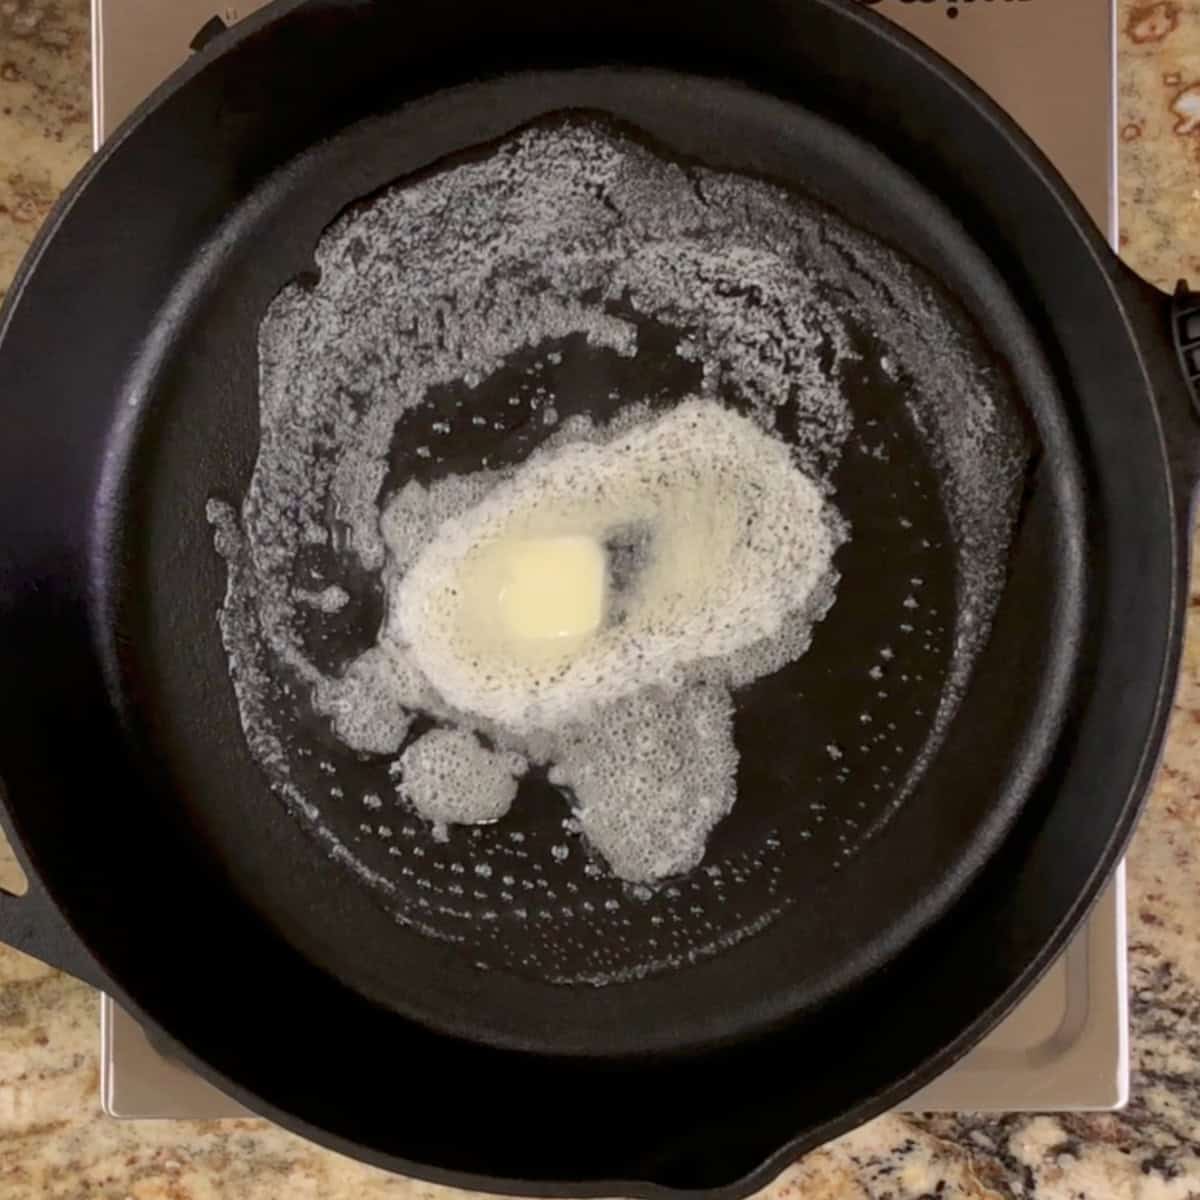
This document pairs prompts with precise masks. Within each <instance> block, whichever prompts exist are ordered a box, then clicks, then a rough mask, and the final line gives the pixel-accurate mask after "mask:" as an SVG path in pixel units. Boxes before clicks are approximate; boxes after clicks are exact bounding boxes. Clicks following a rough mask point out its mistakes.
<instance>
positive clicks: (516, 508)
mask: <svg viewBox="0 0 1200 1200" xmlns="http://www.w3.org/2000/svg"><path fill="white" fill-rule="evenodd" d="M404 499H405V497H401V498H399V499H398V501H397V502H393V505H392V506H391V507H392V511H391V514H390V516H389V522H388V524H389V527H391V528H393V529H402V530H405V531H406V532H407V523H406V522H404V521H402V520H400V518H399V516H398V514H397V513H396V512H395V508H396V506H397V504H398V503H403V502H404ZM419 512H420V509H418V513H419ZM564 535H584V536H586V537H588V538H591V539H594V540H595V541H596V542H598V543H602V544H610V545H611V544H614V543H617V542H618V541H620V540H621V539H624V544H625V545H627V546H629V547H630V553H631V554H637V553H639V552H640V554H641V556H642V559H643V561H642V562H640V563H639V564H637V566H635V567H633V568H631V571H632V578H631V579H630V580H629V581H628V582H627V583H626V585H625V587H624V588H623V589H621V590H620V591H618V592H617V594H616V595H615V596H614V598H613V600H612V602H611V603H612V607H613V610H614V611H613V612H611V613H610V615H609V620H608V621H607V622H606V623H605V625H604V626H603V628H601V629H600V630H599V631H598V632H597V633H596V634H595V635H594V636H592V637H590V638H587V639H585V640H584V641H583V643H582V644H578V643H577V640H576V639H571V640H570V642H569V644H568V645H566V646H560V645H556V644H553V643H551V644H547V645H545V646H542V647H538V653H536V654H533V653H531V652H528V651H523V650H522V648H521V647H514V645H513V643H512V639H511V638H506V637H504V636H502V631H501V630H498V629H497V625H496V622H495V621H494V620H493V621H490V622H489V621H488V620H486V614H484V619H482V620H481V619H480V615H479V613H478V612H477V609H476V605H475V604H473V603H472V602H471V592H472V587H471V584H470V579H471V576H472V573H473V572H474V571H475V570H477V569H478V568H477V566H476V564H477V563H478V561H479V560H480V559H484V560H485V561H486V555H487V554H488V551H489V548H490V547H491V546H493V545H495V544H498V543H499V544H503V543H504V542H505V541H506V540H510V539H514V538H528V537H554V536H564ZM406 540H407V539H406ZM841 540H842V534H841V533H840V530H839V524H838V519H837V517H836V515H835V514H834V513H833V511H832V509H831V508H830V506H828V505H827V504H826V501H825V498H824V497H823V496H822V495H821V492H820V491H819V489H818V488H817V487H816V485H815V484H814V483H813V482H812V481H811V480H810V479H809V478H808V477H807V476H805V474H804V473H803V472H801V471H800V470H798V469H797V467H796V465H795V463H794V462H793V460H792V458H791V456H790V454H789V452H788V449H787V447H786V446H784V445H783V444H782V443H781V442H779V441H777V440H775V439H774V438H771V437H768V436H767V435H766V434H764V433H763V432H762V431H761V430H760V429H759V428H758V427H757V426H755V425H754V424H753V423H752V422H751V421H749V420H747V419H746V418H745V417H740V416H738V415H737V414H735V413H731V412H728V411H727V410H725V409H723V408H721V407H720V406H719V405H718V404H715V403H713V402H712V401H688V402H685V403H683V404H681V405H680V406H679V407H678V408H676V409H674V410H673V411H672V412H670V413H669V414H667V415H666V416H663V417H659V418H658V419H657V420H654V421H650V422H648V423H646V424H644V425H639V426H636V427H635V428H633V429H632V430H630V431H629V432H628V433H625V434H623V435H622V436H620V437H617V438H615V439H613V440H612V441H610V442H607V443H600V444H592V443H587V442H584V443H573V444H570V445H567V446H564V447H561V448H559V449H557V450H555V451H552V452H550V453H547V454H545V455H539V456H535V458H534V459H533V460H532V461H530V462H528V463H527V464H526V465H524V466H523V467H522V468H521V469H520V470H518V471H517V472H516V473H515V474H514V475H513V476H512V478H511V479H510V480H509V481H507V482H506V483H503V484H501V485H499V486H498V487H496V488H495V489H494V490H493V491H492V492H491V493H490V494H489V495H488V497H487V498H486V499H485V500H484V501H483V502H482V503H480V504H478V505H476V506H475V507H473V508H471V509H470V510H468V511H467V512H466V513H464V514H463V515H462V516H461V517H458V518H457V519H455V520H452V521H447V522H446V523H445V525H444V526H443V527H442V528H441V529H440V530H438V531H437V534H436V536H435V537H434V538H433V540H432V541H431V542H430V543H429V545H428V546H427V547H426V549H425V551H424V552H423V553H422V554H421V555H420V556H419V557H418V558H417V560H416V561H415V562H414V564H413V565H412V567H411V568H410V569H409V570H408V571H407V572H406V573H405V575H404V577H403V578H402V579H401V580H400V581H399V583H398V585H397V588H396V591H395V593H394V595H393V597H392V599H393V602H394V605H395V609H394V612H395V619H394V621H391V622H389V629H388V631H387V633H385V635H384V638H383V640H381V642H380V646H381V648H384V649H385V650H389V649H390V650H392V652H394V655H395V657H396V659H397V660H398V661H399V660H403V659H407V658H409V657H411V660H412V661H413V662H415V663H416V665H417V666H418V667H419V668H420V671H421V673H422V674H423V675H424V676H425V678H426V679H428V680H429V681H430V683H431V684H432V686H433V687H434V689H435V690H436V691H437V692H438V694H439V695H440V696H441V697H442V699H443V700H444V701H445V702H446V703H447V704H448V705H449V706H450V707H452V708H456V709H459V710H462V711H464V712H468V713H472V714H474V715H475V716H477V717H482V718H485V719H487V720H490V721H495V722H497V723H499V724H500V725H502V726H504V727H505V728H506V729H508V730H509V731H511V732H513V733H516V734H528V733H531V732H534V731H537V730H540V729H554V728H558V727H560V726H561V725H563V724H564V723H565V722H567V721H571V720H580V719H584V718H586V717H587V716H588V714H589V712H591V711H594V710H596V709H598V708H600V707H602V706H603V705H605V704H608V703H610V702H612V701H613V700H616V699H619V698H621V697H623V696H626V695H631V694H633V693H636V692H639V691H642V690H644V689H646V688H649V687H658V688H667V689H670V688H673V687H675V688H677V687H678V686H679V685H680V684H681V683H682V682H684V681H685V679H686V672H685V668H687V667H688V666H690V665H691V664H693V663H697V662H701V661H706V662H707V663H708V666H709V671H710V673H716V672H717V667H716V660H719V659H722V658H724V657H725V656H727V655H729V654H732V653H733V652H735V651H738V650H741V649H743V648H744V647H747V646H750V645H752V644H754V643H756V642H760V641H763V640H765V639H769V638H773V637H775V636H776V635H777V634H778V633H779V631H780V629H781V628H782V627H783V624H784V619H785V617H786V616H787V615H788V614H789V613H794V612H797V611H800V610H804V609H806V607H807V604H808V599H809V596H810V595H811V593H812V592H813V590H814V589H815V588H816V586H817V585H818V583H820V581H821V580H822V578H824V577H825V576H826V575H827V574H828V573H829V572H830V570H831V568H832V559H833V552H834V550H835V548H836V547H837V545H838V543H839V542H840V541H841ZM805 632H806V631H804V630H798V631H795V633H796V634H798V635H799V636H801V637H802V636H803V635H804V633H805Z"/></svg>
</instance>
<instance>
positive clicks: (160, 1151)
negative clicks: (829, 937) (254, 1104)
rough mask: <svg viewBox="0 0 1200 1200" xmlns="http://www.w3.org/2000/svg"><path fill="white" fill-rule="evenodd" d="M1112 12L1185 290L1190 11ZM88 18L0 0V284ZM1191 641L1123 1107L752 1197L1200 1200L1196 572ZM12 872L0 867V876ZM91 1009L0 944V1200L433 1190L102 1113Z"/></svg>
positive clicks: (835, 1172) (1160, 217)
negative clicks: (1116, 17)
mask: <svg viewBox="0 0 1200 1200" xmlns="http://www.w3.org/2000/svg"><path fill="white" fill-rule="evenodd" d="M159 2H161V3H170V2H171V0H159ZM1097 2H1099V0H1097ZM1121 7H1122V13H1121V26H1122V33H1121V39H1120V64H1121V65H1120V105H1121V113H1120V121H1121V150H1122V158H1121V179H1122V185H1121V247H1122V252H1123V254H1124V255H1125V257H1126V259H1127V260H1128V261H1129V262H1130V263H1131V264H1132V265H1133V266H1134V267H1135V268H1137V269H1138V270H1139V271H1141V272H1142V273H1143V274H1144V275H1146V276H1147V277H1148V278H1150V279H1152V280H1153V281H1154V282H1156V283H1158V284H1160V285H1163V286H1170V285H1172V284H1173V283H1174V281H1175V280H1176V278H1177V277H1178V276H1180V275H1190V276H1191V277H1192V279H1193V281H1200V0H1162V2H1159V3H1149V4H1135V3H1132V2H1131V0H1121ZM87 8H88V5H87V0H0V290H2V289H3V288H4V287H5V286H6V285H7V283H8V281H9V279H10V278H11V275H12V272H13V270H14V269H15V267H16V265H17V262H18V261H19V259H20V257H21V255H22V253H23V251H24V249H25V247H26V246H27V244H28V243H29V240H30V238H31V237H32V235H33V232H34V230H35V229H36V228H37V226H38V223H39V222H40V221H41V219H42V218H43V217H44V216H45V215H46V212H47V211H48V209H49V207H50V205H51V204H52V203H53V201H54V197H55V196H56V195H57V194H58V192H59V191H60V189H61V188H62V187H63V185H64V184H66V182H67V181H68V180H69V179H70V177H71V176H72V174H73V173H74V172H75V171H76V170H77V169H78V168H79V166H80V165H81V164H82V163H83V162H84V160H85V159H86V157H87V155H88V152H89V145H90V129H89V85H88V37H89V34H88V14H87ZM1189 634H1190V636H1189V640H1188V644H1187V650H1186V654H1185V659H1184V666H1183V674H1182V682H1181V686H1180V692H1179V696H1178V698H1177V702H1176V709H1175V715H1174V722H1173V724H1172V728H1171V734H1170V738H1169V741H1168V744H1167V752H1166V760H1165V765H1164V767H1163V771H1162V774H1161V777H1160V779H1159V782H1158V786H1157V788H1156V790H1155V793H1154V797H1153V799H1152V801H1151V803H1150V806H1149V811H1148V813H1147V814H1146V816H1145V818H1144V819H1143V821H1142V824H1141V828H1140V829H1139V831H1138V834H1137V837H1136V839H1135V841H1134V844H1133V848H1132V851H1131V853H1130V856H1129V940H1130V968H1131V975H1132V987H1133V998H1132V1012H1133V1027H1132V1051H1133V1083H1132V1099H1131V1101H1130V1104H1129V1106H1128V1108H1127V1109H1126V1110H1125V1111H1123V1112H1120V1113H1104V1114H1070V1115H1053V1116H1051V1115H1047V1116H1027V1115H1013V1116H1001V1117H984V1116H922V1117H912V1116H888V1117H883V1118H881V1119H879V1120H877V1121H874V1122H872V1123H871V1124H869V1125H867V1126H865V1127H864V1128H862V1129H859V1130H857V1131H856V1132H854V1133H852V1134H850V1135H848V1136H846V1137H844V1138H842V1139H840V1140H839V1141H837V1142H834V1143H833V1144H832V1145H830V1146H827V1147H825V1148H824V1149H822V1150H820V1151H818V1152H817V1153H814V1154H812V1155H810V1156H809V1157H808V1158H806V1159H805V1160H804V1161H802V1162H800V1163H798V1164H797V1165H795V1166H794V1167H792V1168H791V1169H790V1170H789V1171H788V1172H787V1173H786V1174H785V1175H784V1176H783V1177H782V1178H781V1179H780V1180H779V1181H778V1182H777V1183H775V1184H774V1185H773V1186H772V1187H771V1188H770V1189H768V1193H767V1194H768V1195H770V1196H772V1197H775V1198H778V1200H784V1198H785V1197H804V1198H805V1200H824V1198H826V1197H843V1198H847V1200H851V1198H860V1197H872V1198H875V1200H885V1198H886V1200H923V1198H929V1197H941V1198H944V1200H952V1198H955V1197H964V1198H966V1197H970V1198H973V1200H974V1198H979V1200H983V1198H1001V1197H1003V1198H1008V1197H1036V1198H1037V1200H1068V1198H1071V1200H1077V1198H1083V1200H1109V1198H1112V1200H1118V1198H1123V1197H1130V1198H1133V1197H1137V1198H1138V1200H1188V1198H1189V1197H1191V1198H1200V573H1198V574H1195V575H1194V576H1193V584H1192V599H1191V605H1190V611H1189ZM11 878H12V866H11V859H8V858H6V856H5V855H4V854H3V853H0V882H3V881H4V880H5V879H11ZM97 1015H98V1009H97V1000H96V994H95V993H94V992H93V991H91V990H90V989H89V988H87V987H86V986H85V985H83V984H81V983H79V982H77V981H75V980H73V979H70V978H68V977H66V976H64V975H61V974H59V973H57V972H55V971H53V970H51V969H50V968H48V967H45V966H43V965H42V964H40V963H38V962H35V961H33V960H32V959H29V958H26V957H24V956H23V955H20V954H18V953H16V952H15V951H11V950H8V949H5V948H0V1197H2V1198H3V1200H68V1198H70V1200H75V1198H77V1197H85V1196H86V1197H88V1198H89V1200H214V1198H219V1200H307V1198H313V1200H315V1198H317V1197H320V1198H321V1200H350V1198H353V1200H385V1198H386V1200H397V1198H398V1197H405V1196H418V1195H419V1196H429V1197H434V1196H439V1197H440V1196H441V1195H442V1194H445V1195H446V1196H447V1197H448V1196H450V1195H451V1193H449V1192H448V1190H447V1189H444V1188H437V1187H433V1186H430V1185H426V1184H420V1183H414V1182H410V1181H407V1180H403V1179H399V1178H396V1177H394V1176H389V1175H385V1174H383V1173H381V1172H378V1171H375V1170H371V1169H368V1168H366V1167H362V1166H360V1165H358V1164H357V1163H354V1162H350V1161H348V1160H347V1159H344V1158H341V1157H339V1156H337V1155H335V1154H332V1153H329V1152H327V1151H324V1150H320V1149H318V1148H316V1147H314V1146H312V1145H310V1144H308V1143H306V1142H303V1141H301V1140H300V1139H298V1138H295V1137H292V1136H291V1135H290V1134H287V1133H284V1132H282V1131H281V1130H279V1129H276V1128H274V1127H273V1126H271V1125H269V1124H267V1123H266V1122H262V1121H253V1120H239V1121H221V1122H116V1121H111V1120H109V1119H107V1118H106V1117H105V1116H104V1115H103V1114H102V1113H101V1111H100V1104H99V1096H98V1088H97V1084H98V1080H99V1063H98V1054H97V1050H98V1038H97ZM460 1195H461V1194H460Z"/></svg>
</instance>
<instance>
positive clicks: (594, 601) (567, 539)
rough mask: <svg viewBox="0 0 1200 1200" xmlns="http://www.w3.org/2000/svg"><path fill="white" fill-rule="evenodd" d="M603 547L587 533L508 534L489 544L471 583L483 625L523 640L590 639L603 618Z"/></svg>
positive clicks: (470, 596)
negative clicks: (543, 535)
mask: <svg viewBox="0 0 1200 1200" xmlns="http://www.w3.org/2000/svg"><path fill="white" fill-rule="evenodd" d="M606 590H607V585H606V569H605V556H604V550H603V548H602V547H601V546H600V544H599V543H598V542H597V541H596V540H595V539H594V538H590V537H588V536H587V535H585V534H559V535H555V536H551V537H506V538H500V539H498V540H496V541H493V542H490V543H488V544H487V545H486V546H485V547H484V548H483V549H482V550H481V552H480V553H479V555H478V556H477V559H476V562H475V563H474V564H473V569H472V570H470V571H469V572H468V578H467V582H466V593H467V594H466V596H465V600H466V604H467V606H468V607H469V608H470V609H471V610H472V612H473V615H474V618H475V621H476V622H477V623H478V624H479V625H481V626H485V627H486V626H491V627H492V628H496V629H498V630H499V631H500V632H501V633H502V634H503V635H506V636H507V637H508V638H511V639H514V640H516V641H521V642H543V643H544V642H551V643H559V644H561V643H563V642H565V641H573V640H578V639H581V638H586V637H588V636H589V635H590V634H592V633H594V632H595V631H596V630H597V629H599V628H600V624H601V622H602V621H603V619H604V604H605V592H606Z"/></svg>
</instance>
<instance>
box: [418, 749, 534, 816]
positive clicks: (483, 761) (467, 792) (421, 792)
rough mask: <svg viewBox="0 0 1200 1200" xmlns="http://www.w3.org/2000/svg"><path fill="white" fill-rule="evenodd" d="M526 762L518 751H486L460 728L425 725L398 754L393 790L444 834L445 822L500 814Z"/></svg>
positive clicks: (507, 806) (509, 804)
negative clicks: (427, 727) (423, 731)
mask: <svg viewBox="0 0 1200 1200" xmlns="http://www.w3.org/2000/svg"><path fill="white" fill-rule="evenodd" d="M527 766H528V764H527V763H526V761H525V759H523V758H522V757H521V756H520V755H519V754H513V753H511V752H496V751H492V750H488V749H487V748H486V747H485V746H484V745H483V744H482V743H481V742H480V741H479V739H478V738H477V737H475V735H474V734H472V733H468V732H466V731H465V730H460V729H431V730H430V731H429V732H428V733H426V734H424V735H423V736H422V737H419V738H418V739H417V740H416V741H415V742H413V743H412V745H410V746H409V747H408V749H406V750H405V751H404V753H403V754H402V755H401V756H400V784H399V789H398V790H399V792H400V795H401V796H402V797H403V798H404V799H405V800H407V801H408V802H409V803H410V804H411V805H412V806H413V807H414V808H415V809H416V810H417V812H419V813H420V814H421V816H422V817H424V818H425V820H427V821H429V822H431V823H432V825H433V828H434V835H435V836H436V837H439V838H445V837H446V836H447V826H449V825H478V824H482V823H485V822H489V821H498V820H499V819H500V818H501V817H502V816H504V814H505V813H506V812H508V810H509V809H510V808H511V807H512V802H513V800H515V799H516V795H517V780H518V779H519V778H520V777H521V776H522V775H523V774H524V773H525V770H526V767H527Z"/></svg>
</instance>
